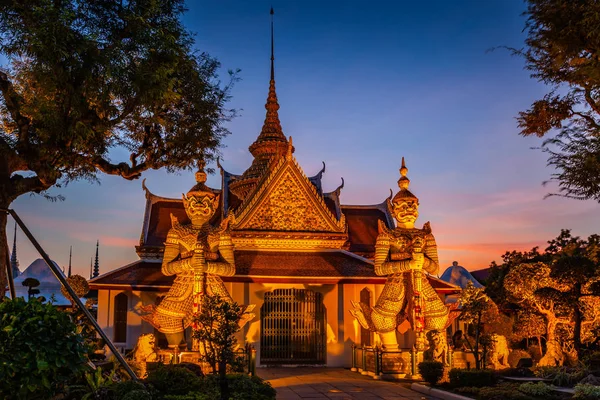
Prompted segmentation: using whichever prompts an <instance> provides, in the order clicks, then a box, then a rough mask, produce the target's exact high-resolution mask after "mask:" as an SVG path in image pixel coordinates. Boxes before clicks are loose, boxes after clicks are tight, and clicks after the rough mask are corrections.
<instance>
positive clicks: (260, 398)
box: [169, 374, 277, 400]
mask: <svg viewBox="0 0 600 400" xmlns="http://www.w3.org/2000/svg"><path fill="white" fill-rule="evenodd" d="M227 380H228V383H229V393H230V398H231V399H233V400H274V399H275V396H276V395H277V392H276V391H275V389H273V387H272V386H271V384H270V383H269V382H266V381H265V380H263V379H262V378H259V377H258V376H248V375H244V374H229V375H227ZM199 392H200V393H198V394H196V393H190V395H194V396H196V397H194V398H193V399H190V400H204V398H203V397H201V396H200V395H201V394H203V395H206V396H207V397H206V398H207V399H218V398H220V394H221V391H220V389H219V376H217V375H207V376H206V377H205V378H204V379H203V380H202V389H201V390H200V391H199ZM169 400H171V399H169ZM173 400H180V399H173ZM181 400H187V399H181Z"/></svg>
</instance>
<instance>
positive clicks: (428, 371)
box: [418, 361, 444, 386]
mask: <svg viewBox="0 0 600 400" xmlns="http://www.w3.org/2000/svg"><path fill="white" fill-rule="evenodd" d="M418 368H419V374H421V376H422V377H423V380H424V381H425V382H427V383H429V384H430V385H432V386H433V385H435V384H437V383H438V382H439V380H440V379H442V376H443V375H444V364H442V363H441V362H439V361H423V362H421V363H419V365H418Z"/></svg>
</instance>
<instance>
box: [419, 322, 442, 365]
mask: <svg viewBox="0 0 600 400" xmlns="http://www.w3.org/2000/svg"><path fill="white" fill-rule="evenodd" d="M427 341H428V342H429V348H428V349H427V350H425V353H423V356H424V358H425V360H427V361H438V362H441V363H442V364H444V365H445V366H447V365H448V344H447V341H446V334H445V333H444V332H440V331H438V330H435V329H434V330H431V331H429V332H427Z"/></svg>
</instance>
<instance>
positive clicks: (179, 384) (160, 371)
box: [146, 365, 203, 397]
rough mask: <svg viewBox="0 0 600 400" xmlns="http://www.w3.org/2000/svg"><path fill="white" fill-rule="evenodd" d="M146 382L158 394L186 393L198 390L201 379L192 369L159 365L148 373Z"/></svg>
mask: <svg viewBox="0 0 600 400" xmlns="http://www.w3.org/2000/svg"><path fill="white" fill-rule="evenodd" d="M146 383H147V384H149V385H151V386H152V387H153V388H154V389H155V390H156V391H157V392H158V393H159V396H162V397H164V396H167V395H186V394H188V393H190V392H196V391H200V389H201V388H202V384H203V382H202V380H201V379H200V378H198V377H197V376H196V374H194V373H193V372H192V371H190V370H189V369H187V368H185V367H180V366H178V365H161V366H159V367H158V368H156V369H155V370H153V371H150V372H149V373H148V377H147V378H146Z"/></svg>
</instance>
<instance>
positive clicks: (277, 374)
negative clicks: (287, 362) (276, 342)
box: [256, 367, 433, 400]
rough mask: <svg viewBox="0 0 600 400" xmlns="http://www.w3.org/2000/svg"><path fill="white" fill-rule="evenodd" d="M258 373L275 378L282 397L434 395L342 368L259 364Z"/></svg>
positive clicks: (388, 398) (415, 397)
mask: <svg viewBox="0 0 600 400" xmlns="http://www.w3.org/2000/svg"><path fill="white" fill-rule="evenodd" d="M256 373H257V375H258V376H260V377H261V378H263V379H266V380H268V381H269V382H271V385H273V387H274V388H275V389H276V390H277V399H278V400H299V399H337V400H342V399H343V400H345V399H360V400H363V399H364V400H366V399H369V400H375V399H385V400H392V399H394V400H400V399H410V400H421V399H433V397H427V396H424V395H422V394H421V393H417V392H413V391H412V390H410V389H408V387H405V386H403V384H401V383H396V382H386V381H381V380H374V379H373V378H371V377H370V376H363V375H361V374H359V373H358V372H350V370H347V369H342V368H310V367H299V368H257V369H256ZM404 385H406V386H408V385H407V384H404Z"/></svg>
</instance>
